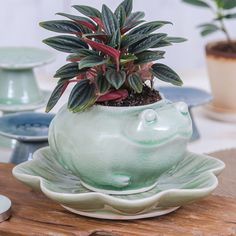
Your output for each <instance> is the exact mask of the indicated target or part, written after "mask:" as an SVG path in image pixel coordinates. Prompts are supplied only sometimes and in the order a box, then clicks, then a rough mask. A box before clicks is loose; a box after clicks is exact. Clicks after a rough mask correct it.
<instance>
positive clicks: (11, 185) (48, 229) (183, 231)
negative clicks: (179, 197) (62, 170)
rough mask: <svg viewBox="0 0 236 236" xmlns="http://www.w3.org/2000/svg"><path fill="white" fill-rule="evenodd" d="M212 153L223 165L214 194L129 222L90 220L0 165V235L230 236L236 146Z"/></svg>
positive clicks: (235, 225) (234, 226) (235, 201)
mask: <svg viewBox="0 0 236 236" xmlns="http://www.w3.org/2000/svg"><path fill="white" fill-rule="evenodd" d="M215 156H217V157H220V158H221V159H222V160H223V161H225V162H226V165H227V167H226V169H225V170H224V172H223V174H222V175H221V177H220V185H219V188H218V189H217V190H216V192H215V194H214V195H211V196H210V197H208V198H206V199H203V200H201V201H199V202H196V203H193V204H191V205H187V206H184V207H182V208H180V209H179V210H177V211H176V212H173V213H171V214H169V215H166V216H162V217H156V218H152V219H146V220H133V221H129V222H124V221H108V220H95V219H90V218H86V217H82V216H78V215H75V214H73V213H70V212H67V211H66V210H64V209H63V208H62V207H61V206H60V205H58V204H57V203H54V202H52V201H51V200H50V199H48V198H46V197H45V196H43V194H41V193H37V192H33V191H32V190H31V189H29V188H27V187H25V186H24V185H23V184H21V183H20V182H18V181H17V180H16V179H14V178H13V176H12V174H11V170H12V167H13V165H11V164H0V194H3V195H6V196H8V197H9V198H10V199H11V200H12V217H11V218H10V219H9V220H8V221H6V222H3V223H1V224H0V236H41V235H42V236H44V235H45V236H67V235H68V236H70V235H78V236H126V235H127V236H139V235H140V236H152V235H153V236H165V235H167V236H176V235H181V236H188V235H193V236H208V235H209V236H217V235H219V236H233V235H236V188H235V186H236V172H235V170H236V161H235V160H236V150H234V151H228V152H223V153H220V154H219V153H216V154H215ZM216 194H217V195H216Z"/></svg>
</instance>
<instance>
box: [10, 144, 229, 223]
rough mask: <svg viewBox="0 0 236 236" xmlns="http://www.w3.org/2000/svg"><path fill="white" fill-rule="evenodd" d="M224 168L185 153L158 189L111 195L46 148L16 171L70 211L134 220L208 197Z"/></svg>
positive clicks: (156, 187) (32, 185) (19, 177)
mask: <svg viewBox="0 0 236 236" xmlns="http://www.w3.org/2000/svg"><path fill="white" fill-rule="evenodd" d="M224 167H225V165H224V163H223V162H222V161H220V160H217V159H215V158H213V157H209V156H205V155H198V154H194V153H190V152H186V155H185V157H184V158H183V160H182V161H181V162H179V163H178V164H177V165H176V166H173V167H172V168H171V169H170V170H168V171H167V172H165V173H163V174H162V175H161V176H160V177H159V179H158V181H157V185H156V186H155V187H154V188H153V189H151V190H149V191H146V192H143V193H138V194H131V195H109V194H104V193H99V192H92V191H90V190H88V189H86V188H85V187H83V186H82V185H81V181H80V179H79V177H78V176H75V175H74V174H73V173H71V172H70V171H69V170H67V169H65V168H63V167H62V165H61V164H59V163H58V162H57V160H56V156H55V155H54V154H53V153H52V152H51V150H50V148H49V147H46V148H42V149H39V150H38V151H37V152H35V154H34V159H33V160H32V161H29V162H25V163H22V164H20V165H18V166H16V167H15V168H14V169H13V175H14V176H15V177H16V178H17V179H19V180H20V181H22V182H23V183H25V184H26V185H28V186H30V187H32V188H34V189H38V190H41V191H42V192H43V193H44V194H45V195H46V196H47V197H49V198H51V199H52V200H54V201H56V202H58V203H60V204H61V205H62V206H63V207H64V208H66V209H67V210H69V211H71V212H74V213H77V214H80V215H84V216H89V217H94V218H100V219H112V220H132V219H140V218H149V217H154V216H160V215H164V214H167V213H170V212H172V211H174V210H176V209H178V208H179V207H180V206H183V205H185V204H189V203H192V202H194V201H196V200H199V199H201V198H204V197H206V196H208V195H209V194H210V193H211V192H212V191H213V190H214V189H215V188H216V187H217V184H218V181H217V177H216V175H218V174H219V173H220V172H221V171H222V170H223V169H224ZM35 204H37V203H36V202H35Z"/></svg>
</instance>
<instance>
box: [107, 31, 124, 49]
mask: <svg viewBox="0 0 236 236" xmlns="http://www.w3.org/2000/svg"><path fill="white" fill-rule="evenodd" d="M120 43H121V34H120V29H117V31H116V32H115V33H114V34H113V35H112V38H111V41H110V43H109V46H111V47H113V48H116V49H119V48H120Z"/></svg>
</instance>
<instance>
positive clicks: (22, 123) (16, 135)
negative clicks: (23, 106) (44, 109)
mask: <svg viewBox="0 0 236 236" xmlns="http://www.w3.org/2000/svg"><path fill="white" fill-rule="evenodd" d="M53 118H54V115H53V114H44V113H33V112H22V113H15V114H10V115H5V116H3V117H1V118H0V135H2V136H4V137H6V138H9V139H14V140H16V141H17V143H16V146H15V149H14V151H13V154H12V157H11V162H12V163H15V164H18V163H21V162H23V161H27V160H29V159H31V158H32V154H33V153H34V151H36V150H37V149H38V148H41V147H44V146H47V145H48V128H49V125H50V123H51V121H52V119H53Z"/></svg>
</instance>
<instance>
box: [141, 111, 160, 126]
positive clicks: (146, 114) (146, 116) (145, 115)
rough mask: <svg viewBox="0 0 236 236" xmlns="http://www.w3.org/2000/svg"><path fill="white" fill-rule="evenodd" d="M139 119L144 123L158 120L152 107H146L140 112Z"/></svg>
mask: <svg viewBox="0 0 236 236" xmlns="http://www.w3.org/2000/svg"><path fill="white" fill-rule="evenodd" d="M141 119H142V120H143V121H145V122H146V123H151V122H154V121H157V120H158V115H157V112H156V111H154V110H153V109H147V110H145V111H143V112H142V113H141Z"/></svg>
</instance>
